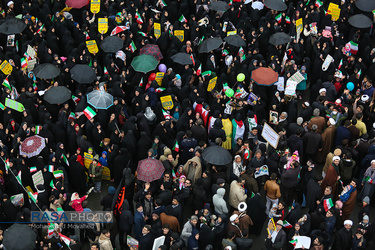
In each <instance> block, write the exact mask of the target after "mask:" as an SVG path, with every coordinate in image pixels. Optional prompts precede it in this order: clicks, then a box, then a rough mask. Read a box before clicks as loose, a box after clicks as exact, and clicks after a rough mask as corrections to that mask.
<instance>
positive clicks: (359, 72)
mask: <svg viewBox="0 0 375 250" xmlns="http://www.w3.org/2000/svg"><path fill="white" fill-rule="evenodd" d="M361 74H362V69H360V70H359V71H358V73H357V76H358V78H360V77H361Z"/></svg>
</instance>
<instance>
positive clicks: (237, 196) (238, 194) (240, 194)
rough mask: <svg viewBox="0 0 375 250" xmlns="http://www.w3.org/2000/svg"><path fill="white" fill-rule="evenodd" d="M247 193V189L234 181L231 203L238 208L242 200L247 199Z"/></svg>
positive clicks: (231, 187) (230, 193)
mask: <svg viewBox="0 0 375 250" xmlns="http://www.w3.org/2000/svg"><path fill="white" fill-rule="evenodd" d="M246 198H247V195H246V194H245V189H244V188H243V187H240V186H239V185H238V182H237V181H232V183H231V184H230V191H229V204H230V205H231V206H232V207H234V208H235V209H237V208H238V204H240V202H243V201H246Z"/></svg>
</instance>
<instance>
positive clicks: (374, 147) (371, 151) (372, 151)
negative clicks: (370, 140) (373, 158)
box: [367, 145, 375, 155]
mask: <svg viewBox="0 0 375 250" xmlns="http://www.w3.org/2000/svg"><path fill="white" fill-rule="evenodd" d="M367 154H369V155H374V154H375V145H371V146H370V147H369V148H368V150H367Z"/></svg>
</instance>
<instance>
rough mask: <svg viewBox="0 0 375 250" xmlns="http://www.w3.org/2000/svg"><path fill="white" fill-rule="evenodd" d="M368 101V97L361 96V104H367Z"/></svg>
mask: <svg viewBox="0 0 375 250" xmlns="http://www.w3.org/2000/svg"><path fill="white" fill-rule="evenodd" d="M368 99H370V97H369V96H368V95H362V96H361V101H362V102H367V101H368Z"/></svg>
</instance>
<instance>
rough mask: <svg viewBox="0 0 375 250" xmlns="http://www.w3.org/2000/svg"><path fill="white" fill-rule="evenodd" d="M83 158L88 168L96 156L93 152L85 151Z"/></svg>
mask: <svg viewBox="0 0 375 250" xmlns="http://www.w3.org/2000/svg"><path fill="white" fill-rule="evenodd" d="M83 158H84V161H83V162H84V164H85V167H86V168H87V169H88V168H89V167H90V164H91V162H92V159H94V156H93V155H92V154H89V153H86V152H84V153H83Z"/></svg>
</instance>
